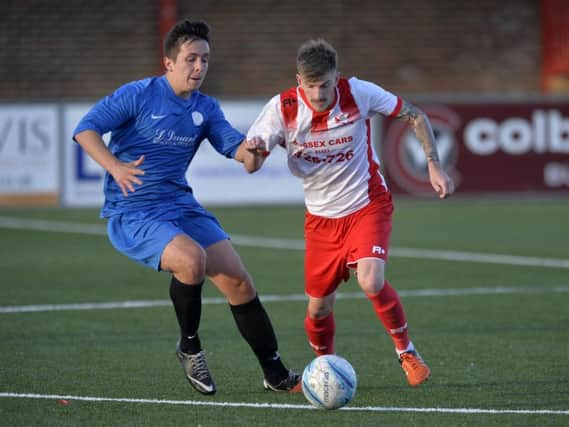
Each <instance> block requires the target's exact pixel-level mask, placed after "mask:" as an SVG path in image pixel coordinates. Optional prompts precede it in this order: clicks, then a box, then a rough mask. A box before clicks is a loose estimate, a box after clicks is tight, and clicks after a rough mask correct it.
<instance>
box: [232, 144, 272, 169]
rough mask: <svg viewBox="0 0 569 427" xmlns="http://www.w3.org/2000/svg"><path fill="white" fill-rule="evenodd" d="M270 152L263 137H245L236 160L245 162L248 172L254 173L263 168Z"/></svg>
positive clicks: (236, 154)
mask: <svg viewBox="0 0 569 427" xmlns="http://www.w3.org/2000/svg"><path fill="white" fill-rule="evenodd" d="M268 154H269V152H268V151H267V150H266V144H265V142H264V141H263V140H262V139H261V138H253V139H244V140H243V142H242V143H241V145H240V146H239V148H238V149H237V152H236V153H235V160H237V161H238V162H241V163H243V165H244V166H245V170H246V171H247V172H249V173H253V172H256V171H258V170H259V169H261V166H263V162H264V161H265V158H266V157H267V155H268Z"/></svg>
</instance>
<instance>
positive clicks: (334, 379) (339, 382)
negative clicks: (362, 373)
mask: <svg viewBox="0 0 569 427" xmlns="http://www.w3.org/2000/svg"><path fill="white" fill-rule="evenodd" d="M357 382H358V380H357V377H356V371H354V368H353V367H352V365H350V363H349V362H348V361H347V360H346V359H344V358H342V357H340V356H337V355H332V354H327V355H324V356H319V357H317V358H316V359H314V360H313V361H312V362H310V363H309V364H308V365H307V366H306V368H304V371H303V373H302V392H303V393H304V396H305V397H306V399H307V400H308V401H309V402H310V403H312V405H314V406H315V407H317V408H320V409H338V408H341V407H342V406H345V405H347V404H348V403H349V402H350V401H351V400H352V399H353V397H354V395H355V394H356V386H357Z"/></svg>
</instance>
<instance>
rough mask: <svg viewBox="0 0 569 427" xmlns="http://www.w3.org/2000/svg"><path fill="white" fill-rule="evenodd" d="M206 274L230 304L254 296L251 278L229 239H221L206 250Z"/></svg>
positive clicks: (248, 299) (243, 301)
mask: <svg viewBox="0 0 569 427" xmlns="http://www.w3.org/2000/svg"><path fill="white" fill-rule="evenodd" d="M205 252H206V275H207V276H208V277H209V279H210V280H211V281H212V282H213V284H214V285H215V286H216V287H217V289H219V291H220V292H221V293H222V294H223V295H225V297H226V298H227V300H228V301H229V303H230V304H231V305H239V304H244V303H246V302H249V301H251V300H252V299H253V298H255V295H256V294H257V291H256V290H255V287H254V285H253V279H252V278H251V276H250V275H249V273H248V272H247V270H246V269H245V266H244V265H243V262H242V261H241V258H240V257H239V255H238V254H237V252H236V251H235V249H234V248H233V245H232V244H231V242H230V241H229V240H222V241H221V242H217V243H215V244H213V245H211V246H209V247H208V248H207V249H206V250H205Z"/></svg>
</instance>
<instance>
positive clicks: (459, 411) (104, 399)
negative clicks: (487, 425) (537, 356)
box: [0, 392, 569, 415]
mask: <svg viewBox="0 0 569 427" xmlns="http://www.w3.org/2000/svg"><path fill="white" fill-rule="evenodd" d="M0 397H11V398H19V399H49V400H62V399H63V400H69V401H74V400H78V401H84V402H117V403H146V404H155V405H187V406H215V407H222V408H227V407H228V406H229V407H234V408H257V409H305V410H306V409H308V410H313V409H316V408H314V407H313V406H310V405H292V404H282V403H248V402H207V401H200V400H168V399H129V398H116V397H91V396H71V395H59V394H32V393H9V392H6V393H0ZM340 411H358V412H425V413H432V412H438V413H452V414H516V415H527V414H531V415H569V410H564V409H562V410H554V409H482V408H404V407H390V406H386V407H383V406H347V407H344V408H341V409H340Z"/></svg>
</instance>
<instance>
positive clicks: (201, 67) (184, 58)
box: [164, 40, 209, 97]
mask: <svg viewBox="0 0 569 427" xmlns="http://www.w3.org/2000/svg"><path fill="white" fill-rule="evenodd" d="M208 62H209V43H208V42H206V41H205V40H189V41H187V42H185V43H183V44H182V45H181V46H180V51H179V52H178V56H177V57H176V59H175V60H172V59H171V58H167V57H166V58H164V65H165V66H166V76H167V77H168V81H169V82H170V85H171V86H172V89H173V90H174V92H175V93H176V95H178V96H183V97H187V96H189V95H190V94H191V93H192V92H193V91H194V90H197V89H199V88H200V86H201V85H202V83H203V81H204V79H205V75H206V74H207V67H208Z"/></svg>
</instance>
